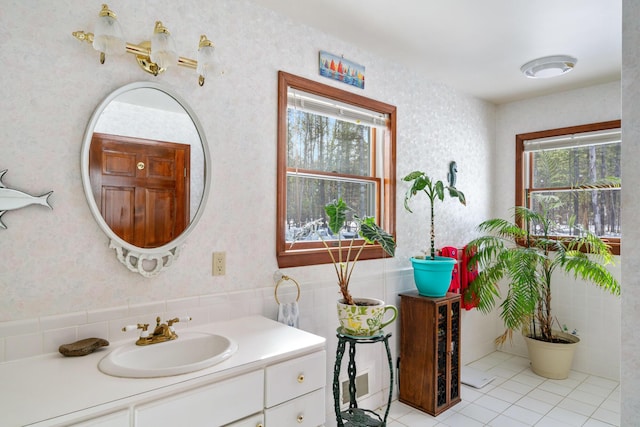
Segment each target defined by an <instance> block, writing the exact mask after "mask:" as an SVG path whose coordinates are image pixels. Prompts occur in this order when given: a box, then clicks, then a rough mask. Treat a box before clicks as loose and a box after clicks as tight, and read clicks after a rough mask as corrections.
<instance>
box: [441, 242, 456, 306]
mask: <svg viewBox="0 0 640 427" xmlns="http://www.w3.org/2000/svg"><path fill="white" fill-rule="evenodd" d="M458 252H459V250H458V248H454V247H453V246H445V247H444V248H442V249H440V255H441V256H444V257H448V258H453V259H455V260H456V261H457V260H458ZM449 292H454V293H456V294H459V293H460V265H459V263H456V265H455V266H454V267H453V272H452V273H451V285H449Z"/></svg>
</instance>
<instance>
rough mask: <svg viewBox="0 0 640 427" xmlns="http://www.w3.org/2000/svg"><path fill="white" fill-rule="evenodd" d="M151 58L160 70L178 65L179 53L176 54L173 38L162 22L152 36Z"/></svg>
mask: <svg viewBox="0 0 640 427" xmlns="http://www.w3.org/2000/svg"><path fill="white" fill-rule="evenodd" d="M149 57H150V59H151V61H153V62H155V63H156V64H158V67H160V68H168V67H170V66H172V65H176V64H177V63H178V53H177V52H176V45H175V42H174V41H173V37H171V33H170V32H169V30H167V28H166V27H165V26H164V25H162V22H160V21H157V22H156V26H155V28H154V30H153V35H152V36H151V54H150V55H149Z"/></svg>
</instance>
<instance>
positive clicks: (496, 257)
mask: <svg viewBox="0 0 640 427" xmlns="http://www.w3.org/2000/svg"><path fill="white" fill-rule="evenodd" d="M537 200H538V201H539V206H540V210H539V211H534V210H532V209H529V208H527V207H523V206H517V207H516V208H515V210H514V220H515V222H511V221H508V220H504V219H501V218H495V219H489V220H487V221H484V222H482V223H481V224H480V225H479V226H478V230H479V231H480V232H481V233H488V234H486V235H483V236H481V237H478V238H476V239H474V240H473V241H471V242H470V243H469V245H468V247H467V250H468V251H469V253H470V254H472V252H473V251H474V250H475V255H473V256H472V257H471V263H475V262H477V263H478V268H479V274H478V277H477V278H476V279H475V280H474V281H473V282H472V283H471V285H470V286H471V290H472V291H473V292H475V293H476V295H477V296H478V306H477V307H478V309H479V310H480V311H482V312H484V313H488V312H490V311H491V310H492V309H493V308H494V307H495V305H496V302H497V300H498V299H501V298H503V294H504V300H503V301H502V302H501V304H500V309H501V311H500V317H501V318H502V320H503V322H504V325H505V327H506V330H505V332H504V333H503V334H502V335H500V336H499V337H498V338H496V343H497V344H500V345H501V344H504V343H505V341H506V340H507V339H511V338H512V335H513V331H516V330H520V331H522V333H523V335H524V337H525V341H526V343H527V349H528V351H529V359H530V361H531V369H532V370H533V372H535V373H536V374H538V375H541V376H544V377H547V378H553V379H564V378H567V376H568V373H569V370H570V368H571V363H572V361H573V353H574V351H575V345H576V344H577V343H578V342H579V339H578V337H576V336H574V335H571V334H567V333H564V332H561V331H556V330H553V329H552V326H553V323H554V317H553V315H552V312H551V300H552V298H551V287H552V283H551V282H552V279H553V275H554V273H555V272H556V271H558V272H559V271H564V272H565V273H567V274H572V275H573V276H574V277H576V278H579V279H582V280H584V281H586V282H591V283H593V284H595V285H596V286H598V287H600V288H602V289H604V290H606V291H609V292H611V293H612V294H614V295H619V294H620V285H619V283H618V282H617V280H616V279H615V278H614V277H613V276H612V275H611V273H610V272H609V271H608V270H607V268H606V267H605V266H606V265H607V264H611V263H612V255H611V251H610V248H609V246H608V245H607V244H606V243H605V242H604V241H603V240H602V239H600V238H599V237H598V236H596V235H595V234H593V233H591V232H590V231H588V230H584V229H581V228H580V227H576V228H577V229H579V230H580V232H579V234H578V235H574V236H564V235H563V236H558V234H557V233H556V228H557V224H556V223H555V222H554V221H553V219H552V215H551V213H552V211H553V209H554V208H557V207H559V206H561V202H560V200H559V199H558V198H557V197H556V196H539V197H537ZM570 226H571V227H574V224H573V220H571V221H570ZM503 279H504V280H505V281H506V289H505V292H504V293H501V292H500V288H499V284H500V282H501V281H502V280H503Z"/></svg>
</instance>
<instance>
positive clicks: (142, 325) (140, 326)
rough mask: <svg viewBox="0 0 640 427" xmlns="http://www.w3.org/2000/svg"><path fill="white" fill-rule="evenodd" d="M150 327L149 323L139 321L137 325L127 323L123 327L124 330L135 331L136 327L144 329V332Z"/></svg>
mask: <svg viewBox="0 0 640 427" xmlns="http://www.w3.org/2000/svg"><path fill="white" fill-rule="evenodd" d="M148 327H149V324H148V323H144V324H143V323H138V324H137V325H127V326H124V327H123V328H122V332H129V331H135V330H136V329H142V331H143V332H145V331H146V330H147V328H148Z"/></svg>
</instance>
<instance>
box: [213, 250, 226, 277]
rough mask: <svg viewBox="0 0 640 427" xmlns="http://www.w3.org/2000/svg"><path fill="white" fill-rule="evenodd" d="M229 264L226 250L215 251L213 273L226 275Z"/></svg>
mask: <svg viewBox="0 0 640 427" xmlns="http://www.w3.org/2000/svg"><path fill="white" fill-rule="evenodd" d="M226 264H227V253H226V252H214V253H213V275H214V276H224V274H225V270H226Z"/></svg>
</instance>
